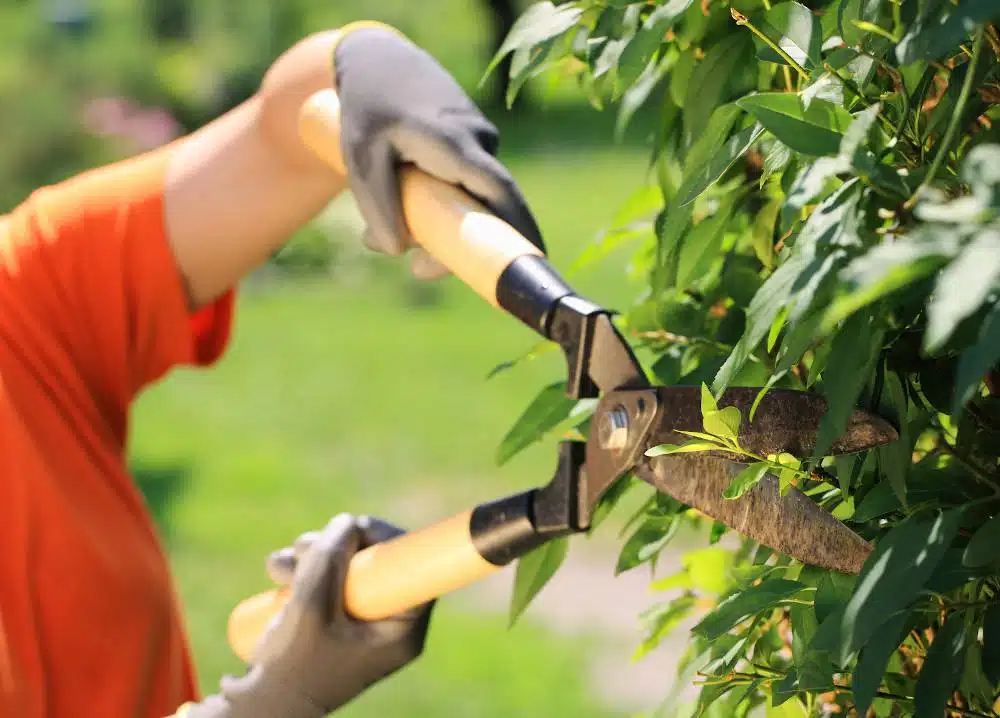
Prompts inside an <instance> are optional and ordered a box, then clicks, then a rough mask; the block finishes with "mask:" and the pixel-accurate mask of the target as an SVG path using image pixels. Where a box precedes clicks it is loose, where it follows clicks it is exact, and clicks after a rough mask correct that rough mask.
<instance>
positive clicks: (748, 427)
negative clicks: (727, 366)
mask: <svg viewBox="0 0 1000 718" xmlns="http://www.w3.org/2000/svg"><path fill="white" fill-rule="evenodd" d="M656 392H657V397H658V398H659V401H660V403H661V405H662V406H663V410H662V413H661V414H660V417H661V418H660V421H659V426H658V427H654V429H653V432H652V435H651V436H650V437H648V439H647V445H648V446H656V445H657V444H679V443H681V442H683V441H687V440H688V439H690V438H691V437H689V436H685V435H684V434H679V433H677V430H678V429H680V430H683V431H704V429H703V428H702V417H701V388H700V387H697V386H661V387H657V388H656ZM757 392H758V389H756V388H752V387H749V388H742V387H737V388H732V389H728V390H727V391H726V392H725V393H723V395H722V397H721V398H720V399H719V402H718V404H719V408H720V409H721V408H723V407H726V406H735V407H737V408H738V409H739V410H740V413H741V414H742V415H743V423H742V426H741V427H740V433H739V440H740V445H741V446H743V447H744V448H745V449H747V450H748V451H752V452H754V453H755V454H760V455H763V456H766V455H767V454H778V453H781V452H788V453H789V454H793V455H795V456H800V457H807V456H809V455H810V454H811V452H812V450H813V449H814V448H815V446H816V437H817V432H818V430H819V425H820V422H821V421H822V420H823V416H824V414H826V411H827V403H826V399H824V398H823V397H822V396H820V395H819V394H813V393H810V392H805V391H796V390H794V389H771V391H769V392H768V393H767V394H766V395H765V396H764V398H763V399H762V400H761V402H760V405H759V406H758V407H757V412H756V413H755V414H754V418H753V421H750V408H751V407H752V406H753V402H754V399H755V398H756V397H757ZM897 438H899V434H898V432H897V431H896V429H895V428H893V426H892V424H890V423H889V422H888V421H886V420H885V419H883V418H882V417H880V416H878V415H877V414H873V413H872V412H869V411H865V410H863V409H855V410H854V411H853V412H852V414H851V418H850V420H849V421H848V424H847V429H846V430H845V431H844V433H843V434H842V435H841V436H840V437H839V438H838V439H837V440H836V441H834V442H833V446H831V447H830V449H829V451H828V453H829V454H830V455H838V454H852V453H855V452H858V451H863V450H865V449H871V448H874V447H876V446H881V445H883V444H888V443H889V442H891V441H895V440H896V439H897ZM729 458H733V459H735V458H736V456H735V455H732V456H730V457H729Z"/></svg>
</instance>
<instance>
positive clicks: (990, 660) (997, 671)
mask: <svg viewBox="0 0 1000 718" xmlns="http://www.w3.org/2000/svg"><path fill="white" fill-rule="evenodd" d="M983 672H984V673H985V674H986V677H987V678H989V680H990V682H991V683H993V684H996V683H1000V605H997V604H994V605H992V606H990V607H989V608H987V609H986V614H985V615H984V616H983Z"/></svg>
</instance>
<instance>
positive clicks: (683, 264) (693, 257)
mask: <svg viewBox="0 0 1000 718" xmlns="http://www.w3.org/2000/svg"><path fill="white" fill-rule="evenodd" d="M730 211H731V205H729V204H727V205H726V206H725V207H723V208H720V209H719V211H717V212H715V213H714V214H712V215H711V216H710V217H706V218H704V219H703V220H701V221H700V222H699V223H698V224H696V225H694V227H692V228H691V231H690V232H688V234H687V235H686V236H685V237H684V241H683V243H682V244H681V246H680V247H679V251H678V257H677V278H676V280H675V286H676V287H677V288H678V289H684V288H687V287H689V286H690V285H691V284H692V283H693V282H695V281H696V280H698V279H699V278H701V277H703V276H704V274H705V272H707V271H708V269H709V267H711V264H712V262H713V261H715V260H717V259H719V249H720V248H721V246H722V241H723V239H724V238H725V231H726V225H727V224H728V222H729V215H730Z"/></svg>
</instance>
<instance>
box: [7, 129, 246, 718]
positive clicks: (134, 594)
mask: <svg viewBox="0 0 1000 718" xmlns="http://www.w3.org/2000/svg"><path fill="white" fill-rule="evenodd" d="M167 152H168V149H167V148H163V149H161V150H158V151H155V152H152V153H149V154H146V155H143V156H140V157H137V158H132V159H129V160H126V161H123V162H120V163H118V164H115V165H111V166H109V167H105V168H101V169H98V170H94V171H91V172H88V173H84V174H82V175H80V176H78V177H74V178H72V179H70V180H67V181H65V182H63V183H61V184H58V185H55V186H53V187H47V188H44V189H41V190H38V191H36V192H35V193H34V194H32V196H31V197H30V198H29V199H28V200H26V201H25V202H24V204H22V205H21V206H20V207H18V208H17V209H16V210H14V211H13V212H12V213H11V214H10V215H8V216H6V217H4V218H0V718H69V717H70V716H71V717H72V718H162V717H163V716H167V715H170V714H172V713H173V712H174V711H175V710H176V709H177V708H178V706H180V705H181V704H182V703H184V702H185V701H188V700H191V699H195V698H197V696H196V686H195V679H194V671H193V669H192V666H191V658H190V655H189V650H188V646H187V643H186V639H185V635H184V626H183V623H182V620H181V615H180V611H179V608H178V602H177V600H176V595H175V592H174V589H173V585H172V583H171V578H170V575H169V570H168V565H167V561H166V558H165V554H164V551H163V549H162V547H161V544H160V542H159V540H158V538H157V536H156V533H155V529H154V527H153V524H152V521H151V519H150V516H149V514H148V512H147V509H146V505H145V503H144V500H143V497H142V495H141V494H140V492H139V490H138V489H137V488H136V486H135V485H134V484H133V482H132V481H131V479H130V477H129V475H128V472H127V469H126V455H125V450H124V447H125V441H126V435H127V431H128V419H129V405H130V403H131V401H132V399H133V397H135V396H136V394H137V393H138V392H139V391H140V390H141V389H142V388H143V387H145V386H147V385H149V384H150V383H151V382H153V381H155V380H157V379H159V378H160V377H162V376H163V375H164V374H165V373H166V372H167V371H168V370H169V369H170V368H171V367H174V366H176V365H181V364H188V365H207V364H210V363H212V362H214V361H215V360H216V359H218V358H219V356H220V355H221V354H222V352H223V350H224V348H225V345H226V343H227V341H228V337H229V327H230V321H231V314H232V299H233V298H232V293H231V292H230V293H227V294H225V295H224V296H223V297H222V298H221V299H219V300H218V301H217V302H216V303H215V304H213V305H211V306H209V307H207V308H206V309H204V310H203V311H200V312H198V313H196V314H194V315H192V314H191V313H189V312H188V311H187V309H186V305H185V300H184V293H183V290H182V285H181V281H180V277H179V273H178V271H177V269H176V265H175V264H174V260H173V256H172V254H171V251H170V248H169V245H168V243H167V238H166V232H165V228H164V213H163V178H164V170H165V165H166V162H165V160H166V157H167ZM192 410H194V407H192Z"/></svg>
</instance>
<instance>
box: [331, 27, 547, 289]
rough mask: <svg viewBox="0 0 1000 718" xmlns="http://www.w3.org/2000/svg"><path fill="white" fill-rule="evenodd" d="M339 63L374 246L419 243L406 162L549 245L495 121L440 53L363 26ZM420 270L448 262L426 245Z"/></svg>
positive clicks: (347, 135)
mask: <svg viewBox="0 0 1000 718" xmlns="http://www.w3.org/2000/svg"><path fill="white" fill-rule="evenodd" d="M334 68H335V71H336V83H337V94H338V96H339V98H340V104H341V110H340V113H341V114H340V121H341V134H340V141H341V150H342V153H343V157H344V163H345V165H346V166H347V172H348V181H349V183H350V187H351V190H352V192H353V194H354V197H355V200H356V201H357V203H358V207H359V209H360V210H361V214H362V216H363V218H364V220H365V222H366V223H367V225H368V227H367V229H366V233H365V244H366V246H368V248H369V249H373V250H375V251H377V252H381V253H383V254H388V255H390V256H398V255H400V254H402V253H403V252H405V251H407V250H408V249H410V248H411V247H412V246H413V244H414V242H413V238H412V237H411V236H410V233H409V230H408V229H407V227H406V222H405V219H404V217H403V212H402V206H401V203H400V194H399V177H398V171H399V168H400V167H401V166H402V165H403V164H414V165H416V166H418V167H419V168H420V169H422V170H423V171H424V172H426V173H427V174H429V175H432V176H434V177H437V178H438V179H441V180H443V181H445V182H449V183H451V184H455V185H460V186H461V187H463V188H464V189H465V190H466V191H467V192H468V193H469V194H471V195H472V196H473V197H475V198H476V199H478V200H479V201H481V202H482V203H483V204H485V205H486V207H487V208H489V209H490V211H491V212H493V214H495V215H497V216H498V217H500V218H501V219H503V220H504V221H506V222H507V223H508V224H510V225H511V226H512V227H514V228H515V229H516V230H518V231H519V232H520V233H521V234H523V235H524V236H525V238H527V239H528V240H529V241H530V242H532V243H533V244H535V245H536V246H537V247H538V248H539V249H542V250H543V251H544V249H545V246H544V244H543V242H542V238H541V233H540V232H539V230H538V225H537V223H536V222H535V218H534V217H533V216H532V214H531V211H530V210H529V209H528V205H527V202H525V199H524V197H523V195H522V194H521V190H520V189H519V188H518V186H517V184H516V183H515V182H514V178H513V177H512V176H511V174H510V172H509V171H508V170H507V168H506V167H504V166H503V164H501V163H500V161H499V160H497V158H496V153H497V147H498V143H499V133H498V131H497V128H496V127H495V126H494V125H493V124H492V123H491V122H490V121H489V120H488V119H486V117H485V116H484V115H483V114H482V112H480V111H479V109H478V108H477V107H476V105H475V104H474V103H473V102H472V100H471V99H470V98H469V96H468V95H466V93H465V92H464V91H463V90H462V88H461V87H460V86H459V85H458V83H457V82H456V81H455V80H454V78H452V76H451V75H450V74H448V72H447V71H446V70H445V69H444V68H443V67H442V66H441V65H440V64H439V63H438V62H437V61H436V60H435V59H434V58H433V57H431V56H430V55H429V54H428V53H427V52H425V51H424V50H422V49H421V48H419V47H417V46H416V45H414V44H413V43H412V42H410V41H409V40H407V39H405V38H403V37H401V36H400V35H398V34H396V33H394V32H393V31H392V30H390V29H383V28H379V27H362V28H358V29H356V30H353V31H351V32H348V34H347V35H346V36H345V37H344V38H343V39H342V40H341V41H340V42H339V43H338V44H337V46H336V49H335V50H334ZM413 272H414V274H415V275H416V276H418V277H422V278H426V279H431V278H434V277H437V276H442V275H444V274H446V273H447V270H445V269H444V268H443V267H441V266H440V265H438V264H437V263H436V262H435V261H434V260H432V259H430V258H429V256H428V255H425V254H423V251H422V250H419V252H418V253H417V256H415V257H414V266H413Z"/></svg>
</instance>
